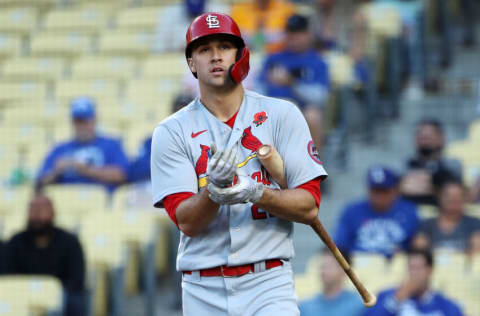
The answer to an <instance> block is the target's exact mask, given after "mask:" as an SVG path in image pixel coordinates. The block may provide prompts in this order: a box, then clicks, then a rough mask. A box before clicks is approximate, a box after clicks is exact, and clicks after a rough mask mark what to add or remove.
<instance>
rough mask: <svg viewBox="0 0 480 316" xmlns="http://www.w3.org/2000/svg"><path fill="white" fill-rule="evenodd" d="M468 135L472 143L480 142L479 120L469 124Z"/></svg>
mask: <svg viewBox="0 0 480 316" xmlns="http://www.w3.org/2000/svg"><path fill="white" fill-rule="evenodd" d="M468 137H469V139H470V141H471V142H472V143H475V144H479V143H480V120H476V121H474V122H473V123H471V124H470V128H469V130H468Z"/></svg>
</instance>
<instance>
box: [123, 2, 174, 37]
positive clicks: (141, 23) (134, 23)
mask: <svg viewBox="0 0 480 316" xmlns="http://www.w3.org/2000/svg"><path fill="white" fill-rule="evenodd" d="M162 11H163V7H140V8H129V9H126V10H123V11H121V12H120V13H119V14H118V16H117V19H116V24H117V27H118V28H121V29H128V30H150V31H153V30H154V29H155V27H156V25H157V23H158V21H159V18H160V17H161V13H162ZM165 32H168V30H165Z"/></svg>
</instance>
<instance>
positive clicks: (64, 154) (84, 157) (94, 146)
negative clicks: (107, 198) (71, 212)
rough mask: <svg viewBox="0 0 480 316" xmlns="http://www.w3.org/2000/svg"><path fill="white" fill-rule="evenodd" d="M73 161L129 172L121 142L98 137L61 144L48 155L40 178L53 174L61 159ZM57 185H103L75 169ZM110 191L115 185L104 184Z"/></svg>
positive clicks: (64, 175)
mask: <svg viewBox="0 0 480 316" xmlns="http://www.w3.org/2000/svg"><path fill="white" fill-rule="evenodd" d="M63 158H64V159H73V160H76V161H79V162H83V163H85V164H87V165H91V166H95V167H103V166H116V167H118V168H121V169H122V170H124V172H125V173H126V172H127V165H128V159H127V156H126V155H125V152H124V150H123V147H122V144H121V142H120V141H118V140H116V139H113V138H109V137H103V136H96V137H95V139H93V140H92V141H90V142H86V143H80V142H78V141H76V140H72V141H68V142H65V143H61V144H59V145H57V146H56V147H54V148H53V150H52V151H51V152H50V153H49V154H48V155H47V157H46V159H45V161H44V163H43V166H42V167H41V169H40V172H39V174H38V178H42V177H43V176H45V175H46V174H47V173H49V172H51V171H52V170H53V168H54V166H55V163H56V161H58V160H59V159H63ZM57 183H86V184H103V183H100V182H98V181H95V180H92V179H90V178H87V177H84V176H82V175H80V174H78V173H77V172H76V171H75V170H74V169H71V170H67V171H66V172H64V173H63V174H62V175H61V176H60V177H59V178H58V180H57ZM104 185H105V187H106V188H107V189H109V190H112V189H113V188H115V186H114V185H108V184H104Z"/></svg>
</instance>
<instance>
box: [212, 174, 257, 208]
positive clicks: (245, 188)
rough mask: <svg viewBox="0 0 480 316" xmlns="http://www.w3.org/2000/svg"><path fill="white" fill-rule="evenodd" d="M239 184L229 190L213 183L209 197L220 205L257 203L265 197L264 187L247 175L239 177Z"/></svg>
mask: <svg viewBox="0 0 480 316" xmlns="http://www.w3.org/2000/svg"><path fill="white" fill-rule="evenodd" d="M237 179H238V181H237V183H236V184H235V185H233V186H231V187H228V188H221V187H218V186H216V185H215V184H213V183H209V184H208V187H207V189H208V192H210V194H209V197H210V199H211V200H212V201H214V202H215V203H218V204H220V205H224V204H227V205H232V204H238V203H247V202H252V203H257V202H258V201H259V200H260V198H261V197H262V195H263V190H264V186H263V184H262V183H258V182H256V181H254V180H252V179H251V178H250V177H249V176H247V175H237Z"/></svg>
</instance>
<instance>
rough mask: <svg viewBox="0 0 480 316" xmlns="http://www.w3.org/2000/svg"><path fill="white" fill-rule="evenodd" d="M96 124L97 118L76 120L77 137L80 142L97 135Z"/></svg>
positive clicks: (74, 122) (74, 124) (74, 123)
mask: <svg viewBox="0 0 480 316" xmlns="http://www.w3.org/2000/svg"><path fill="white" fill-rule="evenodd" d="M95 126H96V121H95V119H89V120H74V121H73V127H74V129H75V138H76V139H77V140H78V141H79V142H86V141H89V140H91V139H93V138H94V137H95Z"/></svg>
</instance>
